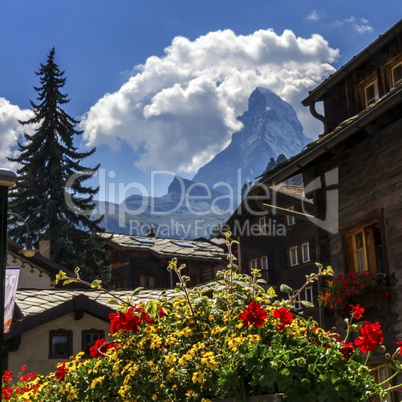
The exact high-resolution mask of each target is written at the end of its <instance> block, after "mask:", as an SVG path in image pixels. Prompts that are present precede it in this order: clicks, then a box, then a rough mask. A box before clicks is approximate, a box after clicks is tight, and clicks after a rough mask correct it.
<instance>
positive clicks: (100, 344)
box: [89, 339, 117, 358]
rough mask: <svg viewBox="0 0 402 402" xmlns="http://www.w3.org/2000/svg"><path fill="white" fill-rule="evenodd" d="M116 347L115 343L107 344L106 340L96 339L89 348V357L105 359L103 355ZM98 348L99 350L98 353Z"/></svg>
mask: <svg viewBox="0 0 402 402" xmlns="http://www.w3.org/2000/svg"><path fill="white" fill-rule="evenodd" d="M116 347H117V344H116V343H109V342H108V341H107V340H106V339H98V340H97V341H96V342H95V344H94V345H92V346H91V347H90V349H89V355H90V356H91V357H95V358H103V357H105V353H106V351H107V350H109V349H113V348H116ZM99 348H100V349H101V350H100V351H99Z"/></svg>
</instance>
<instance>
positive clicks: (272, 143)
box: [193, 87, 309, 198]
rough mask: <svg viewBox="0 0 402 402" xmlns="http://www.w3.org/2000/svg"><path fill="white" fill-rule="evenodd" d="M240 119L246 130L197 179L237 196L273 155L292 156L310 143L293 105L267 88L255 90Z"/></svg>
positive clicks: (233, 136) (234, 135) (194, 179)
mask: <svg viewBox="0 0 402 402" xmlns="http://www.w3.org/2000/svg"><path fill="white" fill-rule="evenodd" d="M238 120H239V121H241V122H242V123H243V129H242V130H241V131H238V132H236V133H233V135H232V141H231V142H230V144H229V145H228V146H227V147H226V148H225V149H224V150H223V151H221V152H220V153H219V154H217V155H216V156H215V157H214V158H213V159H212V160H211V161H210V162H208V163H207V164H206V165H205V166H203V167H202V168H200V169H199V171H198V172H197V174H196V175H195V176H194V178H193V181H194V182H201V183H205V184H207V185H208V186H209V187H214V186H215V188H216V189H217V190H218V191H220V192H225V193H226V192H228V191H227V190H226V191H225V188H226V189H229V188H230V192H233V195H234V197H235V198H237V196H238V195H239V192H240V190H241V187H242V185H243V184H244V183H247V182H254V181H255V178H256V177H257V176H259V175H260V174H261V173H263V171H264V170H265V168H266V166H267V164H268V162H269V161H270V159H271V158H274V159H275V160H276V159H277V158H278V156H279V155H281V154H283V155H285V156H286V157H287V158H289V157H290V156H293V155H295V154H297V153H299V152H300V151H301V150H302V149H303V147H304V146H305V145H306V144H307V143H308V142H309V139H308V138H307V137H306V136H305V135H304V133H303V127H302V125H301V123H300V121H299V120H298V118H297V115H296V112H295V111H294V109H293V108H292V106H290V104H289V103H287V102H285V101H284V100H282V99H281V98H280V97H279V96H278V95H276V94H275V93H274V92H272V91H271V90H270V89H267V88H261V87H258V88H256V89H255V90H254V91H253V92H252V94H251V95H250V98H249V101H248V110H247V111H246V112H244V114H243V115H242V116H240V117H238ZM217 183H225V184H226V186H225V185H223V184H220V185H217Z"/></svg>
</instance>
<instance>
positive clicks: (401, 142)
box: [260, 20, 402, 400]
mask: <svg viewBox="0 0 402 402" xmlns="http://www.w3.org/2000/svg"><path fill="white" fill-rule="evenodd" d="M317 102H323V106H324V115H323V116H322V115H319V114H318V113H317V112H316V109H315V105H316V103H317ZM302 103H303V105H305V106H308V107H309V108H310V110H311V113H312V114H313V116H315V117H317V118H318V119H319V120H321V121H322V122H323V125H324V132H323V133H322V134H321V135H320V136H319V138H318V139H317V140H316V141H314V142H312V143H310V144H309V145H308V146H307V147H306V148H305V149H304V150H303V151H302V152H300V153H299V154H298V155H295V156H294V157H292V158H290V159H288V160H286V161H285V162H283V163H282V164H280V165H277V166H275V167H274V168H272V169H271V170H269V171H267V172H265V173H264V174H263V175H262V176H261V177H260V181H261V182H262V183H264V184H265V185H268V186H270V185H273V184H276V183H280V182H283V181H284V180H286V179H288V178H290V177H293V176H294V175H297V174H302V176H303V181H304V185H305V193H306V195H307V196H308V197H309V198H310V199H311V200H312V201H313V215H314V216H315V218H314V221H315V223H316V225H317V231H316V245H317V255H316V258H317V261H319V262H320V263H322V264H323V265H324V266H326V265H331V266H332V267H333V269H334V271H335V276H337V275H339V274H344V273H347V272H351V271H352V272H356V273H359V272H364V271H369V272H371V273H373V274H382V275H383V276H385V277H386V278H387V279H388V281H389V283H390V285H391V291H390V295H389V296H388V297H387V298H385V300H384V299H382V300H380V299H378V300H376V299H375V298H374V295H371V294H370V292H368V293H367V294H366V296H365V301H366V302H367V303H366V304H364V303H363V304H362V306H363V307H366V313H365V319H367V320H369V321H372V320H374V322H375V321H379V323H380V324H381V326H382V329H383V330H384V338H385V340H386V341H387V344H386V346H387V351H390V353H392V352H393V351H394V350H395V345H396V341H397V340H401V339H402V312H401V311H402V309H401V307H402V266H401V261H402V202H401V200H402V135H401V134H402V20H401V21H399V22H398V23H397V24H395V25H394V26H393V27H392V28H391V29H389V30H388V31H387V32H386V33H384V34H383V35H381V36H380V37H379V38H378V39H377V40H376V41H374V42H373V43H372V44H370V45H369V46H368V47H367V48H366V49H365V50H363V51H362V52H361V53H360V54H358V55H357V56H355V57H354V58H353V59H352V60H351V61H349V62H348V63H347V64H346V65H344V66H343V67H342V68H340V69H339V70H338V71H337V72H335V73H334V74H333V75H331V76H330V77H329V78H328V79H326V80H325V81H324V82H323V83H322V84H321V85H319V86H318V87H317V88H315V89H314V90H313V91H311V92H310V93H309V96H308V97H307V98H306V99H304V100H303V102H302ZM337 326H338V330H342V328H343V327H344V323H343V320H342V319H341V318H338V320H337ZM374 360H375V357H374ZM374 363H375V362H374ZM384 374H386V373H384ZM385 378H386V377H385ZM401 380H402V379H401V378H398V379H397V383H399V382H401ZM392 398H393V399H392V400H400V398H401V397H400V396H399V395H397V393H395V395H392Z"/></svg>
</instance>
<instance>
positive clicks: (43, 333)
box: [8, 313, 111, 375]
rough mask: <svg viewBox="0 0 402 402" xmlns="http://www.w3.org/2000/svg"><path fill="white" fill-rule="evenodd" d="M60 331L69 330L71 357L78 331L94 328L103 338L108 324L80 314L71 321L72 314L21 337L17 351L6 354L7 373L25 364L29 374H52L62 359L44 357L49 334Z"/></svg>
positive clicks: (78, 339)
mask: <svg viewBox="0 0 402 402" xmlns="http://www.w3.org/2000/svg"><path fill="white" fill-rule="evenodd" d="M61 328H62V329H66V330H71V331H73V355H76V354H77V353H78V352H80V351H81V336H82V333H81V331H83V330H90V329H97V330H104V331H105V337H107V336H108V334H109V323H108V322H105V321H102V320H99V319H98V318H96V317H94V316H92V315H89V314H84V316H83V318H81V319H80V320H74V314H73V313H70V314H67V315H65V316H62V317H59V318H57V319H55V320H54V321H52V322H50V323H47V324H44V325H41V326H39V327H36V328H34V329H32V330H30V331H27V332H25V333H24V334H22V336H21V344H20V346H19V349H18V351H16V352H10V353H9V355H8V370H11V371H12V372H13V373H14V375H15V374H18V373H19V371H20V370H21V367H22V366H23V365H24V364H26V365H27V366H28V371H29V372H35V373H38V374H48V373H49V372H51V371H54V370H55V366H56V364H57V363H58V362H61V361H62V360H63V359H49V358H48V357H49V331H51V330H57V329H61ZM109 339H111V338H109ZM64 360H66V359H64Z"/></svg>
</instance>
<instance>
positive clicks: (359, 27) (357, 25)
mask: <svg viewBox="0 0 402 402" xmlns="http://www.w3.org/2000/svg"><path fill="white" fill-rule="evenodd" d="M335 24H336V25H339V26H342V25H344V24H348V25H351V26H352V28H353V29H354V30H355V31H356V32H357V33H359V34H360V35H364V34H366V33H370V32H372V31H373V27H372V26H371V25H369V21H368V20H367V19H366V18H356V17H354V16H352V17H350V18H347V19H344V20H338V21H335Z"/></svg>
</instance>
